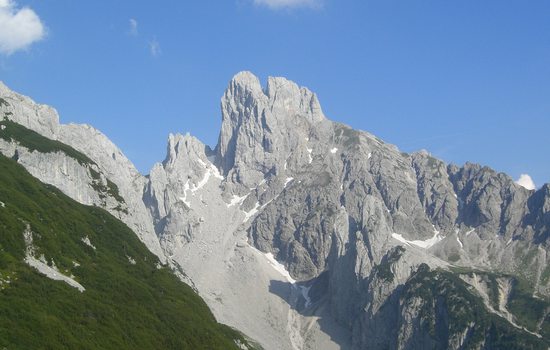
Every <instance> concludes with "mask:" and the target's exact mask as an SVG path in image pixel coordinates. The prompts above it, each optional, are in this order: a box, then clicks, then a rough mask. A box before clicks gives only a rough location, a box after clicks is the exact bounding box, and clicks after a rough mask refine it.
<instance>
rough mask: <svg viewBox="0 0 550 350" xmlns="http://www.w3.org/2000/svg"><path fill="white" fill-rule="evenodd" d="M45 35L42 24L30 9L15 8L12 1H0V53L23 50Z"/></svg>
mask: <svg viewBox="0 0 550 350" xmlns="http://www.w3.org/2000/svg"><path fill="white" fill-rule="evenodd" d="M45 35H46V29H45V27H44V24H42V21H41V20H40V18H39V17H38V15H37V14H36V13H35V12H34V11H33V10H32V9H30V8H28V7H23V8H21V9H19V8H17V4H16V2H15V1H14V0H0V53H3V54H6V55H11V54H12V53H14V52H16V51H19V50H24V49H26V48H28V47H29V46H30V45H31V44H32V43H34V42H37V41H39V40H41V39H43V38H44V36H45Z"/></svg>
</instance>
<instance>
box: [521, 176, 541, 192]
mask: <svg viewBox="0 0 550 350" xmlns="http://www.w3.org/2000/svg"><path fill="white" fill-rule="evenodd" d="M516 183H517V184H518V185H520V186H523V187H525V188H526V189H528V190H534V189H536V188H537V186H535V183H534V182H533V179H531V176H529V175H527V174H521V175H520V176H519V179H517V181H516Z"/></svg>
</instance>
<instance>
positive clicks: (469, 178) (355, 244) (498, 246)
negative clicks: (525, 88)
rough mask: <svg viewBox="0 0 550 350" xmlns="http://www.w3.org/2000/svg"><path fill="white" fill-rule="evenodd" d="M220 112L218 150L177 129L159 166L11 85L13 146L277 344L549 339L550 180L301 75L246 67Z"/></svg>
mask: <svg viewBox="0 0 550 350" xmlns="http://www.w3.org/2000/svg"><path fill="white" fill-rule="evenodd" d="M358 113H359V112H358ZM221 115H222V125H221V131H220V135H219V140H218V144H217V146H216V147H215V148H214V149H211V148H210V147H208V146H206V145H205V144H203V143H202V142H201V141H200V140H198V139H196V138H194V137H192V136H190V135H180V134H174V135H170V136H169V138H168V146H167V155H166V158H165V159H164V161H162V162H159V163H158V164H156V165H155V166H154V167H153V169H151V172H150V174H149V175H147V176H145V175H142V174H140V173H139V172H138V171H137V170H136V169H135V167H134V165H133V164H132V163H131V162H130V161H129V160H128V159H127V158H126V157H125V156H124V155H123V153H122V152H121V151H120V149H118V148H117V147H116V145H114V144H113V143H112V142H111V141H109V140H108V138H107V137H106V136H105V135H103V134H102V133H101V132H99V131H97V130H96V129H94V128H92V127H90V126H87V125H74V124H69V125H64V124H60V123H59V118H58V116H57V113H56V111H55V110H54V109H52V108H51V107H47V106H44V105H39V104H36V103H35V102H33V101H32V100H31V99H29V98H27V97H24V96H21V95H19V94H16V93H14V92H12V91H10V90H9V89H8V88H7V87H5V86H4V85H1V84H0V117H2V118H3V120H2V121H1V122H0V125H1V130H0V152H1V153H2V154H4V155H5V156H7V157H10V158H12V159H15V160H16V161H17V162H18V163H19V164H20V165H22V166H23V167H25V168H26V169H27V171H28V172H29V173H30V174H32V175H33V176H35V177H36V178H38V179H39V180H40V181H42V182H44V183H46V184H51V185H53V186H55V187H57V188H59V189H60V190H61V191H62V192H63V193H65V194H66V195H68V196H69V197H71V198H72V199H74V200H76V201H78V202H80V203H83V204H87V205H95V206H98V207H101V208H104V209H106V210H107V211H109V212H110V213H111V214H112V215H114V216H115V217H116V218H118V219H119V220H121V221H122V222H124V223H125V224H126V225H127V226H128V227H129V228H130V229H132V230H133V231H134V232H135V234H136V235H137V237H138V238H139V239H140V240H141V241H142V242H143V243H144V244H145V245H146V246H147V248H148V249H149V250H150V251H151V252H152V253H154V254H155V255H156V256H157V257H158V259H159V261H160V262H162V263H164V264H167V266H169V267H170V268H171V269H172V271H173V272H174V273H175V274H176V275H177V276H178V277H179V278H180V279H181V280H183V281H185V282H186V283H188V284H189V285H191V286H192V288H194V290H195V291H196V292H197V293H198V294H199V295H200V296H201V297H202V298H203V299H204V300H205V301H206V303H207V304H208V306H209V307H210V309H211V310H212V312H213V314H214V316H215V317H216V319H217V320H218V321H219V322H222V323H224V324H227V325H230V326H231V327H233V328H235V329H238V330H239V331H241V332H242V333H244V334H245V335H246V336H247V337H249V338H250V339H253V340H254V341H255V342H257V343H258V344H260V345H261V346H262V347H263V348H264V349H268V350H270V349H273V350H278V349H281V350H286V349H288V350H305V349H329V350H330V349H547V348H548V347H549V346H550V302H549V301H550V299H549V297H550V267H549V260H550V256H549V254H548V252H549V236H550V185H548V184H546V185H544V186H542V187H541V188H540V189H538V190H528V189H526V188H524V187H521V186H519V185H517V184H516V183H514V181H513V180H512V179H511V178H510V177H509V176H508V175H506V174H503V173H498V172H495V171H494V170H492V169H490V168H488V167H484V166H481V165H477V164H471V163H466V164H465V165H463V166H461V167H460V166H457V165H453V164H445V163H444V162H443V161H441V160H439V159H436V158H434V157H432V156H431V155H430V153H429V152H427V151H420V152H417V153H413V154H407V153H404V152H401V151H399V149H398V148H397V147H395V146H393V145H391V144H388V143H386V142H384V141H383V140H380V139H379V138H377V137H376V136H374V135H371V134H370V133H368V132H364V131H359V130H354V129H352V128H351V127H349V126H347V125H344V124H340V123H337V122H333V121H331V120H330V119H328V118H327V117H326V116H325V115H324V113H323V111H322V108H321V105H320V103H319V100H318V99H317V97H316V95H315V94H314V93H313V92H311V91H310V90H308V89H306V88H304V87H300V86H298V85H297V84H295V83H293V82H291V81H289V80H287V79H285V78H269V79H268V81H267V84H266V85H265V86H262V85H261V83H260V81H259V79H258V78H257V77H255V76H254V75H253V74H251V73H249V72H241V73H239V74H237V75H236V76H235V77H234V78H233V79H232V80H231V81H230V83H229V86H228V88H227V90H226V91H225V93H224V94H223V97H222V101H221ZM38 138H40V140H41V142H39V143H38V142H36V140H37V139H38ZM0 200H2V198H0ZM0 210H1V209H0ZM84 293H85V292H84Z"/></svg>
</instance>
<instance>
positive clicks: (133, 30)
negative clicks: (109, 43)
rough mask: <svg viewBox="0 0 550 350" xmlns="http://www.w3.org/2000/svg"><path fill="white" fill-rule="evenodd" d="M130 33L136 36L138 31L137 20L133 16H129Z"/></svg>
mask: <svg viewBox="0 0 550 350" xmlns="http://www.w3.org/2000/svg"><path fill="white" fill-rule="evenodd" d="M129 23H130V35H133V36H137V35H138V34H139V32H138V21H137V20H136V19H134V18H130V20H129Z"/></svg>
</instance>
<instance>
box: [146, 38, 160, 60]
mask: <svg viewBox="0 0 550 350" xmlns="http://www.w3.org/2000/svg"><path fill="white" fill-rule="evenodd" d="M149 51H150V52H151V55H152V56H153V57H158V56H160V54H161V53H162V51H161V49H160V44H159V42H158V41H157V39H153V40H151V41H149Z"/></svg>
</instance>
